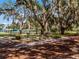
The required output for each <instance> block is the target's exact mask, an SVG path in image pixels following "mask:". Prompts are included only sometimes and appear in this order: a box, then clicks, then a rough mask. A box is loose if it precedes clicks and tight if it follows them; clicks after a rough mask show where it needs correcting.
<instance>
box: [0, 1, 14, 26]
mask: <svg viewBox="0 0 79 59" xmlns="http://www.w3.org/2000/svg"><path fill="white" fill-rule="evenodd" d="M7 1H8V0H0V4H2V3H4V2H7ZM12 1H13V2H15V0H12ZM11 23H12V19H10V20H9V21H8V20H6V19H4V15H1V16H0V24H5V25H8V24H11Z"/></svg>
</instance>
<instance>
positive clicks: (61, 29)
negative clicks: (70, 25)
mask: <svg viewBox="0 0 79 59" xmlns="http://www.w3.org/2000/svg"><path fill="white" fill-rule="evenodd" d="M64 32H65V28H64V27H62V26H61V28H60V33H61V34H64Z"/></svg>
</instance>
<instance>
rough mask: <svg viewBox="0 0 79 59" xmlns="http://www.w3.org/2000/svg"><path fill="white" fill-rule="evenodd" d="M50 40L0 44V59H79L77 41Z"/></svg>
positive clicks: (70, 39)
mask: <svg viewBox="0 0 79 59" xmlns="http://www.w3.org/2000/svg"><path fill="white" fill-rule="evenodd" d="M74 39H75V38H74ZM52 40H54V39H52ZM52 40H47V41H46V40H45V41H39V42H32V43H28V44H27V43H25V44H22V43H17V42H12V41H11V42H7V43H0V59H79V40H78V39H77V40H73V39H72V38H71V37H69V39H65V40H58V39H56V40H58V41H55V42H54V41H52Z"/></svg>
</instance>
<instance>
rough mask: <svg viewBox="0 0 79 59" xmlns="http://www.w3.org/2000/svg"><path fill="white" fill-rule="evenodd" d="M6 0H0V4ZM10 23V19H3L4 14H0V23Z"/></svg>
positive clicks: (39, 0) (14, 0)
mask: <svg viewBox="0 0 79 59" xmlns="http://www.w3.org/2000/svg"><path fill="white" fill-rule="evenodd" d="M7 1H8V0H0V4H2V3H4V2H7ZM11 1H12V2H16V0H11ZM38 2H41V0H38ZM11 23H12V19H10V20H9V21H8V20H6V19H4V15H1V16H0V24H5V25H8V24H11Z"/></svg>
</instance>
